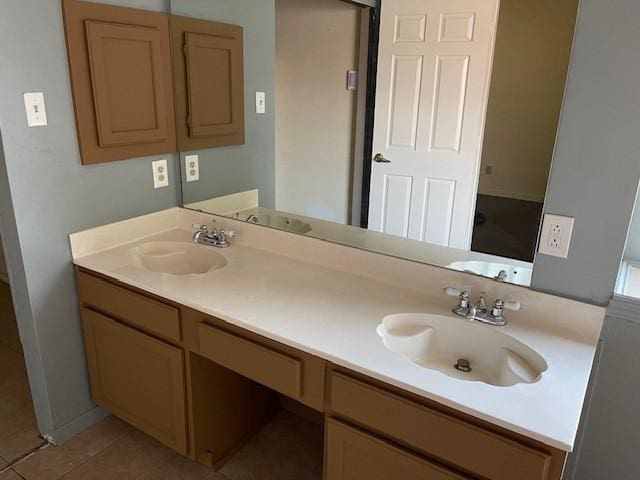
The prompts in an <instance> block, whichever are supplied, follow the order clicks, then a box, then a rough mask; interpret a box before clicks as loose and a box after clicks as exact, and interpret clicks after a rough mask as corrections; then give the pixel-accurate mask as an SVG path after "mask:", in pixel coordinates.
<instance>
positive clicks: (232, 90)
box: [171, 16, 244, 150]
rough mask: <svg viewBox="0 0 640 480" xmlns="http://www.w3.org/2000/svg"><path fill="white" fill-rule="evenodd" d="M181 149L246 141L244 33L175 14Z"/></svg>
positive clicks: (176, 72) (176, 83)
mask: <svg viewBox="0 0 640 480" xmlns="http://www.w3.org/2000/svg"><path fill="white" fill-rule="evenodd" d="M171 40H172V48H173V55H174V60H173V61H174V78H175V88H176V116H177V123H176V130H177V132H178V147H179V149H180V150H194V149H200V148H209V147H220V146H226V145H239V144H242V143H244V73H243V71H244V65H243V30H242V27H239V26H236V25H228V24H224V23H218V22H210V21H205V20H197V19H194V18H188V17H180V16H172V17H171Z"/></svg>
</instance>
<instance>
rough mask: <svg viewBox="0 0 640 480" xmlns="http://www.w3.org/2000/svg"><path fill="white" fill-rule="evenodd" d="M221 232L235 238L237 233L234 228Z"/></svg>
mask: <svg viewBox="0 0 640 480" xmlns="http://www.w3.org/2000/svg"><path fill="white" fill-rule="evenodd" d="M221 232H222V233H224V234H225V235H226V236H227V238H235V237H237V236H238V235H239V234H238V232H236V231H235V230H222V231H221Z"/></svg>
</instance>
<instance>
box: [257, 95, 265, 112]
mask: <svg viewBox="0 0 640 480" xmlns="http://www.w3.org/2000/svg"><path fill="white" fill-rule="evenodd" d="M256 113H259V114H263V113H267V95H266V93H264V92H256Z"/></svg>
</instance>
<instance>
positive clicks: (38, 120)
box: [23, 92, 47, 127]
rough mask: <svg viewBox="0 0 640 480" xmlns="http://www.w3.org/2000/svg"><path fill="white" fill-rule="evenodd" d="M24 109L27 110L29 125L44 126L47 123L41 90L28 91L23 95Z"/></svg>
mask: <svg viewBox="0 0 640 480" xmlns="http://www.w3.org/2000/svg"><path fill="white" fill-rule="evenodd" d="M23 97H24V109H25V111H26V112H27V125H28V126H29V127H44V126H46V125H47V110H46V108H45V106H44V94H43V93H42V92H28V93H25V94H24V95H23Z"/></svg>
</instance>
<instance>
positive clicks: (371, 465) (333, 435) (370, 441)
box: [325, 418, 470, 480]
mask: <svg viewBox="0 0 640 480" xmlns="http://www.w3.org/2000/svg"><path fill="white" fill-rule="evenodd" d="M325 441H326V444H327V448H326V459H325V470H326V476H325V480H389V479H392V478H398V479H402V480H465V479H466V480H470V479H469V477H463V476H461V475H458V474H457V473H454V472H452V471H449V470H447V469H445V468H443V467H441V466H439V465H436V464H434V463H431V462H429V461H427V460H425V459H423V458H420V457H419V456H417V455H415V454H412V453H410V452H407V451H405V450H402V449H400V448H398V447H395V446H393V445H391V444H389V443H387V442H384V441H382V440H381V439H379V438H376V437H374V436H372V435H370V434H367V433H365V432H363V431H361V430H358V429H356V428H353V427H350V426H348V425H346V424H344V423H342V422H339V421H337V420H334V419H331V418H329V419H328V420H327V425H326V439H325Z"/></svg>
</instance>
